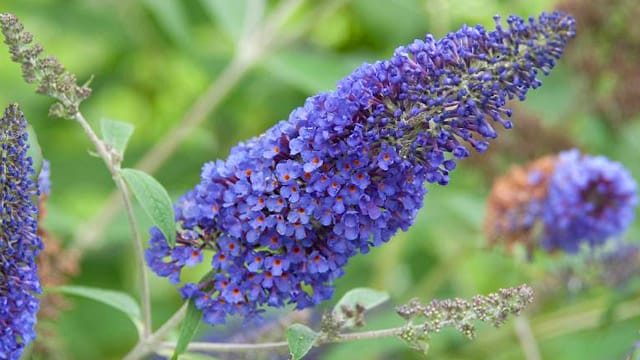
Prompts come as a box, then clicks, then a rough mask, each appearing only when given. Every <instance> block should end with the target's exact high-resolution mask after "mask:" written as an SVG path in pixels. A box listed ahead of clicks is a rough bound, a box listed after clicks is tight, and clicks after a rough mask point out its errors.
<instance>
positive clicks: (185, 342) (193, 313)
mask: <svg viewBox="0 0 640 360" xmlns="http://www.w3.org/2000/svg"><path fill="white" fill-rule="evenodd" d="M201 317H202V312H201V311H200V310H198V308H197V307H196V305H195V303H194V301H193V299H192V300H189V304H188V305H187V315H186V316H185V317H184V320H183V321H182V326H181V328H180V335H179V336H178V343H177V344H176V348H175V351H174V352H173V356H172V357H171V359H172V360H177V359H178V356H179V355H180V354H182V353H184V352H185V351H187V347H188V346H189V343H190V342H191V339H193V335H195V333H196V331H197V330H198V325H199V324H200V318H201Z"/></svg>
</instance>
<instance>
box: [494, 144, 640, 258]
mask: <svg viewBox="0 0 640 360" xmlns="http://www.w3.org/2000/svg"><path fill="white" fill-rule="evenodd" d="M541 164H544V166H541ZM504 194H509V195H508V196H504ZM637 203H638V198H637V185H636V182H635V180H634V179H633V177H632V176H631V174H630V173H629V171H628V170H627V169H625V168H624V166H622V164H620V163H618V162H614V161H611V160H609V159H607V158H606V157H604V156H589V155H583V154H581V153H580V152H579V151H578V150H575V149H574V150H570V151H565V152H562V153H560V154H559V155H557V156H552V157H547V158H544V159H542V160H538V161H536V162H534V163H533V164H531V165H529V166H526V167H516V168H514V169H512V170H511V171H510V172H509V173H508V174H507V175H505V176H504V177H503V178H501V179H498V180H497V181H496V182H495V183H494V187H493V189H492V193H491V196H490V198H489V201H488V205H487V217H486V224H485V225H486V226H485V230H486V231H487V233H488V236H489V238H490V239H492V240H494V241H495V240H499V239H505V238H506V239H519V238H524V239H526V240H527V242H528V243H529V244H532V243H538V242H539V245H541V247H542V248H543V249H545V250H547V251H553V250H556V249H560V250H563V251H565V252H568V253H576V252H578V251H579V249H580V248H581V246H583V245H588V246H590V247H594V246H598V245H602V244H604V243H605V242H606V241H607V239H609V238H611V237H616V236H619V235H621V234H622V233H623V232H624V231H625V230H626V229H627V227H628V226H629V225H630V224H631V222H632V220H633V218H634V215H635V208H636V205H637ZM534 225H539V227H538V229H539V231H537V232H536V227H535V226H534Z"/></svg>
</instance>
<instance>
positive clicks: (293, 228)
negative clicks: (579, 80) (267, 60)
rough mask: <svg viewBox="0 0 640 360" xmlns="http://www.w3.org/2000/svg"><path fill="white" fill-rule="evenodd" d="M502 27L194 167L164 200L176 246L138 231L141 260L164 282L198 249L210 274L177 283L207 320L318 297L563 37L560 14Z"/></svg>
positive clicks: (398, 219)
mask: <svg viewBox="0 0 640 360" xmlns="http://www.w3.org/2000/svg"><path fill="white" fill-rule="evenodd" d="M507 24H508V26H507V27H503V26H502V25H501V22H500V19H499V18H498V17H496V29H495V30H493V31H487V30H485V29H484V28H483V27H482V26H475V27H468V26H464V27H462V29H460V30H458V31H457V32H454V33H451V34H449V35H447V36H445V37H444V38H442V39H440V40H435V39H434V38H433V37H432V36H431V35H427V36H426V37H425V38H424V39H420V40H415V41H414V42H413V43H411V44H409V45H407V46H402V47H399V48H397V49H396V51H395V53H394V55H393V57H391V58H390V59H388V60H383V61H378V62H375V63H373V64H364V65H362V66H360V67H359V68H357V69H356V70H354V72H353V73H351V74H350V75H348V76H347V77H345V78H344V79H342V80H340V81H339V82H338V84H337V89H336V90H335V91H331V92H324V93H320V94H317V95H315V96H313V97H310V98H308V99H307V100H306V102H305V104H304V106H302V107H300V108H297V109H295V110H294V111H293V112H292V113H291V114H290V116H289V119H288V120H284V121H281V122H279V123H278V124H276V125H275V126H274V127H272V128H271V129H269V130H268V131H267V132H266V133H265V134H263V135H261V136H259V137H256V138H253V139H250V140H248V141H246V142H242V143H240V144H238V145H237V146H236V147H234V148H232V149H231V152H230V155H229V157H228V158H227V159H226V160H224V161H223V160H217V161H215V162H210V163H207V164H205V165H204V166H203V169H202V175H201V181H200V183H199V184H198V185H196V186H195V188H194V189H193V190H190V191H189V192H187V193H186V194H185V195H184V196H183V197H182V198H181V199H180V200H179V202H178V204H177V206H176V220H177V223H178V226H179V229H180V231H179V232H178V234H177V241H176V245H175V246H173V247H171V246H169V245H168V243H167V240H166V239H165V238H164V236H163V235H162V233H161V232H160V231H159V230H158V229H157V228H153V229H152V230H151V240H150V244H151V246H150V248H149V249H148V250H147V252H146V259H147V262H148V264H149V266H150V267H151V268H152V269H153V271H154V272H155V273H157V274H158V275H160V276H164V277H168V278H169V279H170V281H171V282H172V283H178V282H179V281H180V273H181V271H182V269H183V268H184V267H185V266H194V265H196V264H198V263H200V262H202V261H203V260H202V259H203V253H204V252H205V251H210V252H212V253H213V254H214V255H213V258H212V260H211V267H212V272H211V276H210V277H208V278H206V279H204V280H203V281H201V282H199V283H188V284H186V285H184V287H182V289H181V292H182V295H183V296H184V297H185V298H190V299H194V301H195V304H196V306H197V307H198V308H199V309H201V310H202V311H203V319H204V321H205V322H208V323H211V324H218V323H223V322H224V321H225V318H226V317H227V316H228V315H234V314H239V315H242V316H247V317H250V316H252V315H255V314H256V313H258V312H260V311H261V310H260V309H261V308H262V307H264V306H274V307H280V306H283V305H285V304H287V303H291V304H295V305H296V307H297V308H305V307H308V306H311V305H314V304H317V303H319V302H321V301H323V300H325V299H328V298H330V297H331V295H332V292H333V285H332V284H333V281H334V280H335V279H337V278H338V277H340V276H342V275H343V272H344V271H343V268H344V266H345V265H346V264H347V262H348V260H349V258H351V257H352V256H354V255H356V254H358V253H366V252H367V251H369V249H370V248H371V247H372V246H379V245H381V244H383V243H385V242H387V241H389V239H390V238H391V237H392V236H393V235H394V234H395V233H396V232H397V231H398V230H407V229H408V228H409V226H410V225H411V224H412V222H413V220H414V219H415V216H416V213H417V212H418V210H419V209H420V208H421V207H422V203H423V197H424V195H425V192H426V189H425V187H424V184H425V183H437V184H441V185H445V184H447V183H448V181H449V172H450V171H452V170H453V169H454V168H455V167H456V160H457V159H461V158H465V157H467V156H469V154H470V149H475V150H477V151H480V152H482V151H484V150H485V149H486V148H487V146H488V140H489V139H492V138H494V137H495V136H496V132H495V130H494V128H493V125H494V124H497V125H499V126H504V127H507V128H510V127H511V126H512V124H511V122H510V121H508V120H507V118H508V117H509V116H510V114H511V112H510V110H509V109H507V108H506V107H505V106H506V102H507V101H508V100H510V99H513V98H516V99H520V100H524V98H525V95H526V93H527V91H528V90H529V89H532V88H537V87H538V86H540V84H541V82H540V81H539V80H538V75H539V74H540V73H543V74H547V73H549V71H550V70H551V68H552V67H553V66H554V64H555V61H556V60H557V59H558V58H559V57H560V56H561V54H562V51H563V48H564V47H565V45H566V43H567V41H568V40H569V39H570V38H572V37H573V36H574V33H575V29H574V21H573V19H572V18H571V17H569V16H567V15H565V14H563V13H553V14H542V15H541V16H540V17H539V18H538V19H535V18H530V19H528V20H524V19H521V18H518V17H515V16H511V17H509V18H508V19H507Z"/></svg>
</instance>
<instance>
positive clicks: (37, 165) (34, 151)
mask: <svg viewBox="0 0 640 360" xmlns="http://www.w3.org/2000/svg"><path fill="white" fill-rule="evenodd" d="M27 133H28V136H29V149H28V150H27V156H30V157H31V159H33V169H34V170H35V179H34V180H36V179H37V178H38V175H39V174H40V170H42V162H43V158H42V149H41V148H40V143H39V142H38V135H36V131H35V130H33V126H31V125H27Z"/></svg>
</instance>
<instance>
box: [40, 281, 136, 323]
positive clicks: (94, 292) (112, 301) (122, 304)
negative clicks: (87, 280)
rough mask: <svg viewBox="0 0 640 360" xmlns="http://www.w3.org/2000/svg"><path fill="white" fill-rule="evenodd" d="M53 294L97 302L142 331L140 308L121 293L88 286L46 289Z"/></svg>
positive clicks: (131, 299) (129, 297)
mask: <svg viewBox="0 0 640 360" xmlns="http://www.w3.org/2000/svg"><path fill="white" fill-rule="evenodd" d="M46 290H47V291H51V292H59V293H63V294H67V295H74V296H80V297H83V298H86V299H91V300H95V301H98V302H101V303H103V304H105V305H108V306H111V307H112V308H114V309H116V310H119V311H121V312H123V313H124V314H125V315H127V316H128V317H129V319H131V321H132V322H133V324H134V325H135V326H136V328H138V330H140V329H141V328H142V322H141V320H140V318H141V315H140V314H141V313H140V306H139V305H138V303H137V302H136V301H135V300H134V299H133V298H132V297H131V296H129V295H128V294H125V293H123V292H120V291H115V290H107V289H99V288H94V287H88V286H71V285H68V286H56V287H50V288H47V289H46Z"/></svg>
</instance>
